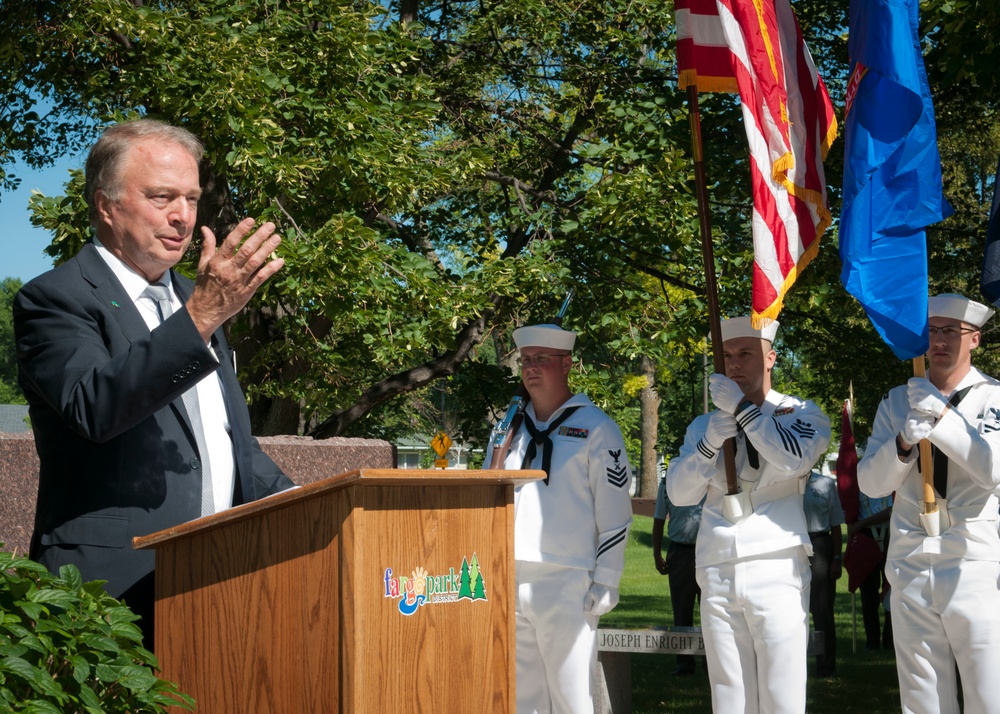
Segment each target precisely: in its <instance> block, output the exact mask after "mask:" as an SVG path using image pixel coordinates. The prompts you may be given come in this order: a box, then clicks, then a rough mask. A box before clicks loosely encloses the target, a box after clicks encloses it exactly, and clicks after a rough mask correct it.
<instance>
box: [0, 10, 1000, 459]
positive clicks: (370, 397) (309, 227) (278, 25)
mask: <svg viewBox="0 0 1000 714" xmlns="http://www.w3.org/2000/svg"><path fill="white" fill-rule="evenodd" d="M974 5H975V8H973V6H974ZM963 9H964V10H970V11H971V10H972V9H975V10H976V12H975V13H971V12H970V13H965V12H964V10H963ZM4 10H5V12H4V14H3V17H2V18H0V52H2V53H3V55H2V56H3V57H4V58H5V60H7V63H6V66H5V67H4V69H3V70H2V71H3V72H4V73H5V74H4V76H5V77H6V78H8V80H9V83H8V84H7V85H4V86H6V87H7V89H6V90H4V91H5V93H6V95H9V96H10V97H12V98H14V99H16V100H18V101H21V102H22V103H21V104H16V103H14V104H11V106H17V107H19V109H20V117H29V118H27V119H26V118H20V119H19V118H17V117H14V119H13V121H14V122H15V124H16V122H18V121H20V122H21V125H19V126H23V125H24V123H25V122H28V121H30V112H31V111H35V112H36V113H37V112H38V109H37V106H38V105H37V103H36V104H31V103H30V100H31V98H32V97H36V96H40V97H42V98H44V99H45V100H46V101H48V103H49V106H53V107H55V110H54V113H53V115H52V117H51V119H46V121H48V124H44V122H35V124H36V125H37V126H39V127H41V126H43V124H44V125H45V126H46V127H47V128H45V130H44V132H42V131H41V129H39V132H41V133H40V134H39V136H40V138H39V139H38V141H36V142H32V143H31V146H30V150H32V151H36V155H37V157H38V159H39V160H43V159H44V157H45V156H50V155H52V153H53V152H54V151H55V150H56V148H55V147H57V146H60V143H59V142H58V141H53V139H52V137H57V136H59V135H58V134H57V129H56V127H62V129H61V130H62V131H63V132H64V134H65V136H66V142H65V143H66V144H67V145H75V144H74V142H76V144H85V143H89V142H90V141H91V140H92V139H93V138H94V136H95V129H96V128H97V127H99V126H100V125H101V124H102V123H105V122H107V121H112V120H115V119H118V118H121V117H125V116H132V115H134V114H135V113H137V112H141V113H145V114H148V115H151V116H157V117H162V118H164V119H166V120H168V121H170V122H173V123H176V124H181V125H183V126H186V127H188V128H190V129H192V130H193V131H194V132H195V133H197V134H198V135H199V136H201V137H202V138H203V139H204V140H205V142H206V146H207V150H208V154H207V156H208V160H207V161H206V165H205V167H204V174H205V178H206V191H205V199H204V202H203V205H202V207H201V211H200V215H201V217H202V219H203V220H204V221H205V222H206V223H208V224H210V225H211V226H213V227H214V228H215V229H216V232H217V233H219V232H225V230H226V228H227V227H228V226H230V225H232V223H233V222H234V221H235V220H236V219H237V218H238V217H241V216H243V215H247V214H249V215H255V216H260V217H262V218H265V219H271V220H275V221H276V222H278V223H279V224H280V226H281V229H282V233H283V235H284V236H285V243H284V245H283V246H282V248H281V249H280V252H281V254H282V256H283V257H284V258H285V259H286V261H287V263H288V265H287V267H286V269H285V270H283V271H282V273H281V274H280V276H279V277H278V278H277V279H275V280H273V281H272V282H271V283H269V284H268V286H267V287H266V289H265V290H263V291H262V292H261V294H260V295H259V299H258V300H257V301H256V302H255V304H254V306H253V308H252V309H251V310H249V311H247V312H246V313H245V314H244V315H243V316H242V318H241V319H240V320H238V321H237V322H236V323H235V324H234V325H233V326H232V330H233V334H234V337H235V338H236V342H237V344H238V350H239V353H240V363H241V365H243V367H244V375H243V376H244V380H245V381H246V382H247V383H248V384H249V385H250V389H249V392H250V395H251V397H252V398H253V400H254V403H253V415H254V424H255V429H256V430H257V431H258V433H276V432H300V433H302V432H310V431H312V432H313V433H316V434H317V435H322V436H328V435H333V434H352V435H373V436H374V435H387V434H389V433H399V432H401V431H404V430H406V429H407V428H409V427H410V426H412V425H413V423H414V422H416V423H423V422H426V423H428V424H429V425H432V426H438V425H440V424H442V423H450V424H453V425H454V426H453V429H454V431H453V432H452V431H450V432H449V433H450V435H451V436H452V438H456V437H457V438H466V439H468V440H472V441H478V442H479V443H482V442H483V440H484V438H485V435H486V430H487V428H488V427H487V421H486V420H485V419H484V416H488V415H490V414H494V415H495V414H496V413H498V412H499V411H501V410H502V409H503V407H504V405H505V403H506V401H507V400H508V399H509V396H510V394H511V391H512V388H513V384H514V383H515V381H516V379H515V377H514V375H513V374H512V372H511V370H510V359H509V358H510V355H511V352H512V344H511V340H510V333H511V331H512V329H513V328H514V327H516V326H518V325H520V324H525V323H528V322H536V321H542V320H547V319H550V318H551V316H552V315H553V314H554V311H555V309H556V308H557V307H558V304H559V303H560V301H561V299H562V295H563V294H564V293H565V289H566V288H567V287H568V286H570V285H573V286H575V287H576V288H577V297H576V298H575V300H574V303H573V306H572V309H571V312H570V315H569V317H568V318H567V321H566V325H567V327H570V328H572V329H576V330H577V331H578V332H579V333H580V335H581V340H580V359H579V360H578V366H577V368H576V369H575V370H574V373H573V375H572V379H573V385H574V387H575V388H578V389H582V390H584V391H587V392H588V393H589V394H591V396H592V398H594V399H595V402H597V403H598V404H599V406H602V407H603V408H605V409H606V410H607V411H608V412H609V413H610V414H611V415H612V416H613V417H614V418H615V419H616V421H618V422H619V423H620V424H621V425H622V427H623V431H625V432H626V437H627V439H628V441H629V446H628V448H629V453H630V458H631V460H632V461H633V463H637V462H638V455H639V453H640V448H639V444H640V441H641V439H640V437H639V434H640V424H641V422H642V420H641V419H640V417H639V406H638V401H639V394H640V393H641V389H642V388H641V387H640V388H639V389H636V388H635V387H636V385H638V382H637V381H636V380H637V375H636V369H637V364H638V362H639V361H640V360H641V359H642V358H646V359H648V360H650V361H652V362H653V363H654V364H656V366H657V380H656V381H657V386H658V389H657V393H658V394H659V396H660V398H661V405H660V408H659V413H660V415H661V420H660V421H661V424H662V426H663V428H661V429H660V430H659V434H658V442H659V443H660V444H661V446H662V448H664V449H665V450H666V451H667V452H668V453H670V452H671V449H675V448H676V447H677V446H679V443H680V439H681V438H682V437H683V428H684V425H686V422H687V421H689V420H690V417H691V416H692V415H693V414H696V413H698V412H700V411H701V409H702V392H701V389H700V385H701V378H702V373H703V371H704V368H703V366H702V354H703V348H702V347H701V345H702V344H703V340H704V334H705V332H706V324H707V310H706V306H705V299H704V287H703V286H704V278H703V275H702V270H701V251H700V245H699V241H698V219H697V213H696V210H695V202H694V199H693V188H692V184H693V179H692V167H691V161H690V149H689V146H690V138H689V129H688V121H687V119H688V115H687V106H686V101H685V96H684V94H683V92H680V91H678V90H677V89H676V84H675V81H676V76H675V72H676V70H675V65H674V59H673V46H672V42H673V16H672V7H671V6H670V4H669V3H659V2H654V1H653V0H634V1H631V2H626V1H625V0H609V1H607V2H597V0H583V2H575V3H566V2H563V1H562V0H504V1H503V2H492V1H491V2H482V3H444V2H440V1H438V2H424V3H419V2H406V3H403V4H402V5H400V6H398V7H397V6H392V7H391V8H390V9H388V10H387V9H386V7H383V6H381V5H379V4H375V3H366V2H352V3H347V2H333V1H330V0H320V1H318V2H311V3H293V4H287V3H285V4H283V3H265V2H261V1H254V2H247V3H242V4H236V5H234V4H232V3H228V2H223V1H222V0H199V1H195V0H185V1H174V2H163V3H156V4H151V5H145V4H143V3H141V2H122V1H121V0H100V1H99V2H94V1H93V0H69V1H67V2H59V3H56V2H54V0H45V1H40V0H6V1H5V4H4ZM795 10H796V13H797V14H798V17H799V20H800V22H801V23H802V26H803V32H804V34H805V36H806V38H807V41H808V42H809V45H810V49H811V51H812V54H813V56H814V57H815V58H816V61H817V65H818V66H819V67H820V69H821V71H822V72H823V74H824V77H825V79H826V82H827V86H828V87H829V88H830V91H831V94H832V96H833V97H834V100H835V102H836V103H837V104H838V105H841V104H842V98H843V92H844V89H843V88H844V84H845V82H844V80H845V74H846V70H847V41H846V40H847V21H846V11H847V8H846V5H845V4H844V3H830V2H829V0H797V2H796V3H795ZM959 21H961V23H962V25H961V29H962V32H961V33H958V32H954V31H953V28H955V27H957V26H956V25H955V24H954V23H955V22H959ZM923 22H924V27H925V34H926V37H927V43H926V46H927V53H928V54H927V60H928V71H929V73H930V76H931V82H932V89H933V91H934V93H935V100H936V103H937V111H938V116H939V122H938V129H939V138H940V139H941V145H942V156H943V158H944V161H945V190H946V194H947V195H948V196H949V198H950V199H952V201H953V203H954V204H955V206H956V209H957V212H956V215H955V217H953V218H951V219H949V220H948V221H946V222H944V223H942V224H941V225H940V226H936V227H934V228H933V229H932V230H931V231H930V232H929V240H930V241H931V245H932V249H931V254H932V257H931V260H932V265H931V276H932V285H933V287H934V288H935V289H937V288H940V287H945V286H952V287H954V288H955V289H958V288H959V287H961V288H962V289H963V291H964V292H967V293H968V294H974V291H973V290H970V286H971V285H973V284H974V279H975V276H976V275H978V265H976V262H977V259H978V256H979V255H981V235H982V230H983V229H984V227H985V224H984V221H983V216H984V205H985V201H984V196H985V195H986V194H987V193H988V189H989V188H990V187H991V185H992V184H991V181H992V179H991V178H990V177H989V173H988V172H989V171H992V168H991V167H995V158H996V156H997V147H996V145H995V144H991V142H995V135H994V134H993V133H992V132H994V131H995V127H996V126H997V121H996V95H995V87H994V80H993V79H992V74H991V73H990V72H988V71H986V70H985V69H984V66H986V67H988V66H991V65H983V64H982V63H981V62H980V60H979V59H978V55H977V53H974V52H969V51H968V50H969V48H970V47H975V48H977V50H978V49H983V51H984V52H987V51H988V52H992V51H993V50H992V48H993V47H995V44H994V36H995V35H996V33H995V32H993V30H994V29H995V27H996V11H995V10H991V9H990V8H989V7H983V3H982V2H979V3H978V4H977V3H975V2H974V0H961V1H959V2H955V1H953V0H949V1H948V2H945V1H944V0H927V2H925V3H924V17H923ZM6 95H5V96H6ZM701 109H702V131H703V138H704V141H705V147H706V154H705V155H706V169H707V173H708V176H709V179H710V181H711V185H710V196H709V197H710V203H711V206H712V221H713V227H714V244H715V253H716V266H717V274H718V278H719V285H720V295H719V299H720V303H721V306H722V311H723V312H724V313H725V314H737V313H745V312H746V310H747V305H748V302H749V298H748V295H749V275H750V266H751V260H752V256H751V245H750V222H751V211H752V204H751V197H750V187H749V175H750V174H749V169H748V166H747V149H746V140H745V135H744V131H743V128H742V126H741V125H740V124H741V117H740V111H739V107H738V104H737V102H736V100H735V98H734V97H732V96H728V95H719V96H708V95H703V98H702V103H701ZM67 115H73V116H74V117H76V119H75V121H74V122H70V123H69V124H59V123H58V122H59V121H61V119H60V117H64V116H67ZM39 117H40V118H43V117H41V114H39ZM46 117H48V115H46ZM977 120H979V124H978V126H977V125H976V121H977ZM8 121H10V120H8ZM970 136H974V137H976V141H975V142H971V143H973V144H975V146H972V147H970V146H969V144H970V142H969V137H970ZM25 137H28V138H30V135H29V134H25ZM990 137H992V138H990ZM842 146H843V144H842V141H838V142H837V143H835V144H834V148H833V150H832V151H831V153H830V156H829V157H828V160H827V162H826V167H825V168H826V177H827V182H828V184H829V186H830V196H831V204H832V209H833V213H834V215H835V216H836V215H837V214H838V212H839V200H840V197H839V186H840V184H841V182H842V164H843V158H842V152H843V149H842ZM4 148H5V149H6V150H8V153H7V154H3V153H0V165H3V164H4V163H5V162H7V160H8V157H9V156H10V155H11V152H13V154H17V153H18V152H24V151H27V150H29V149H28V148H25V147H24V146H22V145H19V144H17V143H14V142H11V143H9V144H7V145H5V147H4ZM970 149H971V150H970ZM74 180H75V181H76V183H73V182H71V183H70V184H69V185H68V187H67V192H66V196H65V197H39V198H37V199H36V202H35V220H36V222H38V223H39V224H40V225H43V226H45V227H47V228H49V229H50V230H52V231H53V235H54V241H53V245H52V248H51V250H52V253H53V255H54V256H56V257H57V258H65V257H66V256H68V255H71V254H72V253H73V252H75V250H77V249H78V248H79V245H80V244H81V243H82V241H83V240H85V237H86V235H87V229H86V221H85V220H83V216H84V215H85V207H84V206H83V204H82V201H81V199H80V187H79V183H78V181H79V179H78V178H76V179H74ZM971 187H975V188H976V190H975V191H972V190H970V188H971ZM835 248H836V228H835V227H834V228H833V229H831V230H830V231H829V232H828V234H827V236H825V237H824V242H823V247H822V249H821V250H820V255H819V257H817V259H816V260H815V261H814V262H813V264H812V265H811V266H810V267H809V268H808V269H807V270H806V271H805V272H804V273H803V275H802V277H800V278H799V282H798V283H797V284H796V286H795V287H794V288H793V290H792V293H791V295H790V296H789V299H788V301H787V302H786V310H785V313H784V317H783V318H782V322H783V329H782V337H781V342H780V346H781V347H782V361H781V365H780V368H779V371H778V375H777V376H778V377H779V379H780V380H784V381H785V383H788V384H793V385H794V389H793V390H792V391H795V392H796V393H800V394H803V395H804V396H808V397H812V398H814V399H816V400H817V401H818V402H820V403H821V404H822V405H823V406H824V407H825V408H827V410H828V411H832V410H835V409H838V408H839V407H838V405H839V402H840V399H842V398H843V395H844V394H845V393H846V390H847V386H848V384H849V383H850V382H851V381H852V380H853V381H854V384H855V391H856V393H857V394H858V395H859V402H863V404H860V405H859V409H858V415H859V417H861V418H862V419H864V418H868V417H866V416H864V415H867V414H874V405H875V404H876V403H877V399H878V398H879V395H880V394H881V392H882V391H884V389H885V388H887V387H888V386H890V385H891V384H893V383H898V382H899V381H901V379H899V378H897V372H899V371H900V369H901V366H900V365H899V363H898V361H896V360H895V359H894V358H893V357H892V356H891V353H889V352H888V350H887V349H886V348H885V347H884V346H883V345H881V344H880V342H879V341H878V338H877V337H875V335H874V331H873V330H872V328H871V327H870V326H869V325H868V323H867V320H866V318H865V317H864V315H863V314H862V313H861V311H860V309H859V308H858V307H857V305H856V303H855V301H853V299H852V298H850V297H849V296H847V295H846V293H844V291H843V289H842V288H841V287H840V285H839V261H838V260H837V256H836V252H835ZM982 352H983V355H982V356H984V357H988V356H989V355H990V354H991V353H992V352H993V338H992V336H991V335H987V339H986V344H985V345H984V348H983V350H982ZM831 353H838V354H836V355H835V356H832V355H831ZM904 371H905V370H904ZM445 380H447V381H445ZM442 384H444V385H445V392H446V395H447V398H446V399H445V400H444V403H443V405H442V400H441V399H440V389H441V385H442ZM646 384H647V385H648V379H647V380H646ZM435 390H437V391H435ZM647 421H648V420H647ZM428 431H430V430H428Z"/></svg>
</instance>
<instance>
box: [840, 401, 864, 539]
mask: <svg viewBox="0 0 1000 714" xmlns="http://www.w3.org/2000/svg"><path fill="white" fill-rule="evenodd" d="M837 492H838V493H839V494H840V507H841V508H843V509H844V520H845V521H846V522H847V523H854V522H855V521H857V520H858V510H859V507H860V493H861V492H860V491H859V490H858V452H857V451H856V450H855V448H854V428H853V427H852V426H851V400H849V399H848V400H845V401H844V411H843V414H842V415H841V418H840V452H839V453H838V454H837Z"/></svg>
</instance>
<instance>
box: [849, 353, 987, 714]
mask: <svg viewBox="0 0 1000 714" xmlns="http://www.w3.org/2000/svg"><path fill="white" fill-rule="evenodd" d="M970 386H971V389H970V390H969V391H968V392H967V393H966V394H965V396H964V398H963V399H962V401H961V402H959V404H958V406H957V407H952V408H950V409H948V410H947V411H946V412H945V413H944V414H943V415H942V417H941V419H940V420H939V421H938V423H937V424H936V425H935V427H934V429H933V431H931V433H930V436H929V441H930V442H931V443H932V444H933V445H934V446H935V447H937V448H939V449H940V450H941V451H942V452H943V453H944V454H945V455H946V456H947V457H948V468H947V488H946V491H947V493H946V501H945V502H944V506H943V507H944V508H945V509H946V510H947V512H948V515H949V518H950V520H951V526H950V527H949V528H948V529H947V530H945V529H944V526H943V525H942V529H941V530H942V532H941V534H940V535H939V536H937V537H933V538H932V537H929V536H927V535H926V533H925V531H924V529H923V528H922V527H921V524H920V520H919V517H918V514H919V510H920V508H921V505H920V504H921V501H922V500H923V477H922V476H921V474H920V472H919V470H918V462H917V457H918V456H919V449H918V448H916V447H914V449H913V452H912V453H911V454H910V456H909V457H908V458H907V459H906V460H905V461H900V460H899V458H898V457H897V454H896V441H895V440H896V434H898V433H899V432H900V431H901V430H902V428H903V425H904V423H905V421H906V414H907V412H908V411H909V403H908V400H907V395H906V385H903V386H900V387H896V388H895V389H893V390H892V391H890V392H889V394H888V395H887V396H886V398H885V399H883V400H882V403H881V404H880V405H879V408H878V413H877V414H876V416H875V424H874V425H873V427H872V435H871V439H869V441H868V449H867V451H866V453H865V457H864V458H863V459H862V460H861V463H860V464H859V465H858V484H859V486H860V487H861V490H862V491H863V492H865V493H866V494H868V495H870V496H875V497H878V496H886V495H889V494H890V493H892V492H893V491H895V492H896V498H895V501H894V503H893V507H892V521H891V536H890V540H889V552H888V555H887V568H886V571H887V572H886V575H887V577H888V579H889V582H890V584H891V585H892V589H891V591H890V593H891V594H890V604H891V606H892V624H893V634H894V639H895V649H896V669H897V672H898V675H899V693H900V700H901V703H902V710H903V712H905V713H907V714H923V713H926V714H930V713H932V712H934V713H939V712H940V713H943V714H952V713H954V714H957V713H958V711H959V707H958V681H957V677H956V674H955V665H954V661H957V663H958V668H959V670H960V672H961V678H962V679H961V681H962V687H963V692H964V698H965V711H966V712H967V713H968V714H985V713H986V712H996V711H998V707H1000V589H998V584H997V583H998V578H1000V537H998V535H997V522H998V515H997V509H998V502H997V488H998V485H1000V382H997V380H995V379H993V378H992V377H987V376H986V375H984V374H983V373H982V372H980V371H979V370H977V369H975V368H973V369H971V370H970V372H969V374H967V375H966V376H965V379H963V380H962V382H961V383H960V384H959V385H958V387H957V388H956V389H955V391H956V392H960V391H962V390H963V389H964V388H966V387H970ZM945 396H946V397H948V396H950V395H947V394H946V395H945ZM935 480H936V479H935ZM938 495H940V494H938ZM939 503H940V502H939Z"/></svg>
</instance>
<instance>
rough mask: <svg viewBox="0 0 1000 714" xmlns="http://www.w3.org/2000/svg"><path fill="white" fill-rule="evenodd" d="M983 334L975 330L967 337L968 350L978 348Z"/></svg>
mask: <svg viewBox="0 0 1000 714" xmlns="http://www.w3.org/2000/svg"><path fill="white" fill-rule="evenodd" d="M982 337H983V333H982V332H980V331H979V330H976V331H975V332H973V333H972V334H971V335H970V336H969V349H970V350H974V349H976V348H977V347H979V341H980V340H981V339H982Z"/></svg>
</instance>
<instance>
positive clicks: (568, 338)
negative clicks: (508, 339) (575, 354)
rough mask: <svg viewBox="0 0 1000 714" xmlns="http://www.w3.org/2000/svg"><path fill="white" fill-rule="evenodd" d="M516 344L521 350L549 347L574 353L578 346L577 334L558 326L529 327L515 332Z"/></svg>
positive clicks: (520, 328)
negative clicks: (576, 345) (575, 345)
mask: <svg viewBox="0 0 1000 714" xmlns="http://www.w3.org/2000/svg"><path fill="white" fill-rule="evenodd" d="M514 344H515V345H517V349H519V350H522V349H524V348H525V347H549V348H551V349H554V350H566V351H567V352H572V350H573V345H574V344H576V333H575V332H570V331H569V330H564V329H562V328H561V327H559V326H558V325H548V324H546V325H528V326H527V327H519V328H517V329H516V330H514Z"/></svg>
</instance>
